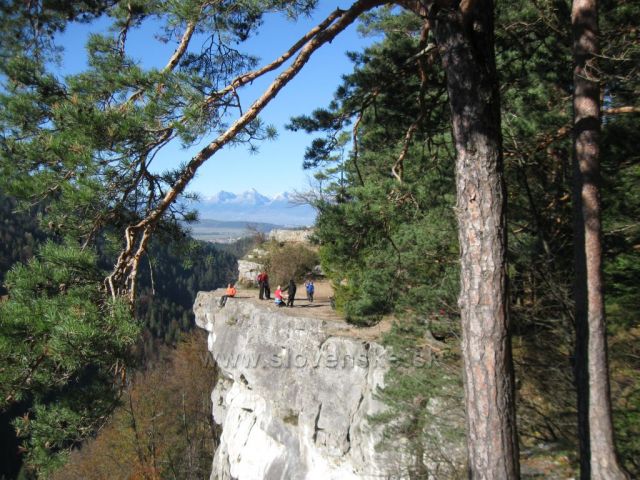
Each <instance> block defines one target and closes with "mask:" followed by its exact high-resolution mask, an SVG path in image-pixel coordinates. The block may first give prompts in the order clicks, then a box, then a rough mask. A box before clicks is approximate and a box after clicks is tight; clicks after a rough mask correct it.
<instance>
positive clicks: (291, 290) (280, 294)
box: [256, 271, 315, 307]
mask: <svg viewBox="0 0 640 480" xmlns="http://www.w3.org/2000/svg"><path fill="white" fill-rule="evenodd" d="M256 280H257V281H258V288H259V291H260V293H259V294H258V298H259V299H260V300H265V299H266V300H271V290H270V289H269V275H268V274H267V272H264V271H263V272H260V273H259V274H258V277H257V278H256ZM304 288H305V291H306V292H307V300H308V301H309V302H313V293H314V291H315V286H314V285H313V280H311V279H308V280H307V281H306V282H304ZM297 290H298V287H297V286H296V282H295V281H294V280H293V278H292V279H291V280H289V284H288V285H287V286H286V287H284V288H282V287H281V286H280V285H278V288H276V290H275V292H273V295H274V300H275V303H276V305H277V306H279V307H284V306H287V307H293V302H294V301H295V299H296V291H297ZM284 292H287V296H286V299H285V296H284Z"/></svg>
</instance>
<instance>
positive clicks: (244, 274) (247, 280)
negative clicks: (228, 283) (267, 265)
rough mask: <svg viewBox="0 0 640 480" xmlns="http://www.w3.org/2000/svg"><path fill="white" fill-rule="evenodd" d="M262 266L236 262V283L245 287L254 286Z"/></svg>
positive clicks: (248, 262)
mask: <svg viewBox="0 0 640 480" xmlns="http://www.w3.org/2000/svg"><path fill="white" fill-rule="evenodd" d="M263 268H264V267H263V265H262V264H261V263H258V262H252V261H249V260H238V282H240V283H242V284H245V285H255V284H256V282H257V280H256V278H257V277H258V274H259V273H260V271H261V270H262V269H263Z"/></svg>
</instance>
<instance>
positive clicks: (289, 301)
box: [282, 278, 297, 307]
mask: <svg viewBox="0 0 640 480" xmlns="http://www.w3.org/2000/svg"><path fill="white" fill-rule="evenodd" d="M296 290H297V287H296V282H294V281H293V278H292V279H291V280H289V285H287V286H286V287H284V288H283V289H282V291H283V292H289V297H288V298H287V307H293V301H294V300H295V299H296Z"/></svg>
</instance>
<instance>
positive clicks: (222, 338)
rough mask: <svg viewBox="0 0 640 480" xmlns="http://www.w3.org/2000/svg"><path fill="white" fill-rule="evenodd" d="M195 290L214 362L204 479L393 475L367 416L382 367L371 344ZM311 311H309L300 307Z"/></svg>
mask: <svg viewBox="0 0 640 480" xmlns="http://www.w3.org/2000/svg"><path fill="white" fill-rule="evenodd" d="M218 298H219V293H216V292H200V293H199V294H198V296H197V298H196V302H195V305H194V311H195V315H196V323H197V324H198V326H200V327H201V328H204V329H206V330H207V331H208V332H209V337H208V338H209V339H208V347H209V350H210V352H211V354H212V356H213V358H214V360H215V362H216V363H217V365H218V367H219V375H220V376H219V381H218V383H217V385H216V387H215V389H214V391H213V393H212V400H213V418H214V421H215V422H216V423H217V424H219V425H220V426H221V427H222V434H221V438H220V444H219V447H218V449H217V451H216V453H215V457H214V461H213V471H212V474H211V478H212V479H218V480H227V479H239V480H253V479H256V480H263V479H266V480H275V479H283V480H284V479H287V480H293V479H309V480H310V479H322V480H330V479H335V480H338V479H340V480H346V479H374V478H375V479H379V478H398V476H397V475H394V472H397V471H398V470H399V468H398V467H399V465H398V462H397V461H394V459H393V458H391V456H390V455H391V454H385V455H381V454H380V452H378V451H376V445H377V443H378V441H379V438H380V431H379V429H378V428H376V427H374V426H372V425H370V423H369V422H368V418H369V416H371V415H373V414H375V413H377V412H380V411H381V410H382V409H383V408H384V406H383V404H381V403H380V402H379V401H377V400H376V398H375V392H376V390H377V388H378V387H380V386H382V384H383V380H384V374H385V372H386V369H387V362H386V352H385V350H384V348H383V347H382V346H380V345H379V344H377V343H374V342H371V341H366V340H363V339H359V338H354V337H353V336H352V335H351V336H349V331H350V329H349V327H348V326H347V325H346V324H344V323H341V322H335V321H328V320H321V319H314V318H313V317H312V313H310V314H309V315H308V316H295V315H292V313H291V311H288V312H286V314H285V312H284V311H281V310H278V309H276V308H274V307H272V306H271V305H266V302H265V304H256V302H252V301H249V300H248V299H247V300H243V299H241V298H233V299H230V300H229V301H228V302H227V304H226V306H225V307H224V308H220V307H218V305H217V300H218ZM310 310H312V309H310Z"/></svg>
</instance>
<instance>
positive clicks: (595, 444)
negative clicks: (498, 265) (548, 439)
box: [571, 0, 626, 479]
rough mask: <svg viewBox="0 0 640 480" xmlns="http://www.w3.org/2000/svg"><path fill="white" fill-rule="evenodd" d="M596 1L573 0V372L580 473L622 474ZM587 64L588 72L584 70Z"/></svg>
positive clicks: (612, 476)
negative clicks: (602, 186) (606, 279)
mask: <svg viewBox="0 0 640 480" xmlns="http://www.w3.org/2000/svg"><path fill="white" fill-rule="evenodd" d="M597 11H598V8H597V0H574V1H573V8H572V12H571V23H572V28H573V54H574V72H573V82H574V97H573V115H574V119H573V122H574V152H573V153H574V155H573V158H574V169H573V170H574V195H573V204H574V218H575V219H574V237H575V238H574V242H575V246H574V248H575V285H574V297H575V309H576V315H575V317H576V320H575V322H576V346H575V349H576V351H575V361H576V365H575V370H576V372H575V373H576V386H577V393H578V432H579V436H580V478H582V479H589V478H594V479H623V478H626V474H625V473H624V471H623V470H622V469H621V467H620V465H619V463H618V459H617V457H616V453H615V448H614V441H613V425H612V419H611V400H610V391H609V367H608V361H607V339H606V325H605V311H604V292H603V286H604V283H603V278H602V228H601V223H600V219H601V207H600V193H599V177H600V161H599V158H598V157H599V144H598V141H599V139H598V136H599V131H600V86H599V83H598V80H597V79H594V78H591V74H592V73H593V72H594V71H595V70H594V69H593V68H591V69H590V68H589V67H590V65H591V63H592V62H594V61H595V55H596V54H597V53H598V39H597V36H598V16H597ZM590 70H591V72H590Z"/></svg>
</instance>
